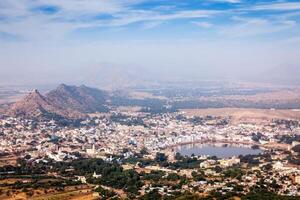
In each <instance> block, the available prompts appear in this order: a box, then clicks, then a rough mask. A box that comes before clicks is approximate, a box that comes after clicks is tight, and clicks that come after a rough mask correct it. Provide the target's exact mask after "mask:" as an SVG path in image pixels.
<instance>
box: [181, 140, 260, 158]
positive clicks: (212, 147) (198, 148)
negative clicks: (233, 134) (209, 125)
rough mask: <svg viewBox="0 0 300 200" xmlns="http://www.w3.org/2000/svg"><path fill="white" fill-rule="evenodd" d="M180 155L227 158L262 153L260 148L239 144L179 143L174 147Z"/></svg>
mask: <svg viewBox="0 0 300 200" xmlns="http://www.w3.org/2000/svg"><path fill="white" fill-rule="evenodd" d="M175 150H176V151H177V152H179V153H180V154H182V155H186V156H191V155H192V154H195V155H196V156H201V155H208V156H217V157H218V158H229V157H233V156H239V155H248V154H251V155H257V154H260V153H262V152H263V151H262V150H261V149H252V148H251V146H248V145H239V144H224V143H222V144H221V143H217V144H210V143H203V144H200V143H199V144H198V143H197V144H188V145H181V146H179V147H177V148H176V149H175Z"/></svg>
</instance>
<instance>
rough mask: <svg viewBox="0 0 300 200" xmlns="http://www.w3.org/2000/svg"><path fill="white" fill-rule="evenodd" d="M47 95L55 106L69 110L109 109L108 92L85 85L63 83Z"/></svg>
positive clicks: (94, 110) (81, 111)
mask: <svg viewBox="0 0 300 200" xmlns="http://www.w3.org/2000/svg"><path fill="white" fill-rule="evenodd" d="M45 96H46V99H47V100H48V101H49V102H51V104H52V105H54V106H55V107H57V108H63V109H65V110H69V111H77V112H80V113H91V112H98V111H102V112H103V111H107V107H106V106H105V104H106V101H107V99H108V95H107V93H106V92H104V91H101V90H98V89H95V88H89V87H86V86H84V85H82V86H79V87H76V86H68V85H65V84H61V85H59V86H58V87H57V88H56V89H55V90H52V91H50V92H49V93H47V94H46V95H45Z"/></svg>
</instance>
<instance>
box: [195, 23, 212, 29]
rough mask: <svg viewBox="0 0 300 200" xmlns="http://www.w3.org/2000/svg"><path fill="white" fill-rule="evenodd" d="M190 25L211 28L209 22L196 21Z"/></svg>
mask: <svg viewBox="0 0 300 200" xmlns="http://www.w3.org/2000/svg"><path fill="white" fill-rule="evenodd" d="M192 24H195V25H196V26H199V27H201V28H211V27H213V24H211V23H209V22H197V21H193V22H192Z"/></svg>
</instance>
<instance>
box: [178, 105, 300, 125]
mask: <svg viewBox="0 0 300 200" xmlns="http://www.w3.org/2000/svg"><path fill="white" fill-rule="evenodd" d="M182 111H184V112H185V113H186V114H187V115H188V116H208V115H210V116H220V117H231V118H232V122H233V123H239V122H250V123H251V122H253V123H260V122H268V121H272V119H286V120H288V119H291V120H300V110H271V109H243V108H216V109H185V110H182Z"/></svg>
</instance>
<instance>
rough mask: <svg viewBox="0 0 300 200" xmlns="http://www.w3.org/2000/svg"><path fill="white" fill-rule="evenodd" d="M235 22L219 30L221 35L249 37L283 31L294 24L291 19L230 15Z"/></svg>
mask: <svg viewBox="0 0 300 200" xmlns="http://www.w3.org/2000/svg"><path fill="white" fill-rule="evenodd" d="M232 20H233V21H235V22H236V23H234V24H231V25H227V26H225V27H223V28H221V30H220V34H221V35H225V36H229V37H249V36H259V35H264V34H270V33H276V32H280V31H284V30H287V29H290V28H293V27H295V26H296V22H295V21H292V20H279V21H274V20H269V19H266V18H242V17H232Z"/></svg>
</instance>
